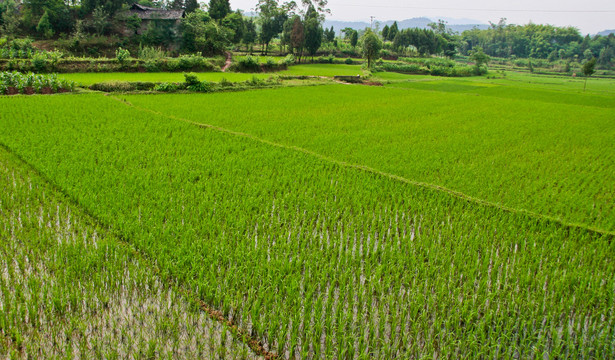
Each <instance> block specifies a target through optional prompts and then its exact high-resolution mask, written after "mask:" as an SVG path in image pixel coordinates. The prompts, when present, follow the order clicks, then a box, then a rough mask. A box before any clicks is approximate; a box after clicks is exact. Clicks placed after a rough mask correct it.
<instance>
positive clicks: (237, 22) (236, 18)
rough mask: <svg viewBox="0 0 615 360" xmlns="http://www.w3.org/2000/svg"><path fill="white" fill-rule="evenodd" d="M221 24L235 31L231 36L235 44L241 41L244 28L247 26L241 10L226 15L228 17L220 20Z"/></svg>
mask: <svg viewBox="0 0 615 360" xmlns="http://www.w3.org/2000/svg"><path fill="white" fill-rule="evenodd" d="M220 24H222V26H224V27H226V28H227V29H230V30H232V31H233V34H232V36H231V42H232V43H233V44H239V43H240V42H241V39H242V38H243V30H244V28H245V25H244V23H243V16H242V15H241V12H239V11H238V12H232V13H230V14H228V15H226V17H225V18H224V19H222V21H220Z"/></svg>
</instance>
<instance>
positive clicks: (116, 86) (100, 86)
mask: <svg viewBox="0 0 615 360" xmlns="http://www.w3.org/2000/svg"><path fill="white" fill-rule="evenodd" d="M134 89H135V88H134V86H133V85H132V84H131V83H129V82H128V81H105V82H100V83H96V84H92V85H91V86H90V90H96V91H103V92H123V91H132V90H134Z"/></svg>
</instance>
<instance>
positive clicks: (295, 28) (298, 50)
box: [290, 16, 305, 63]
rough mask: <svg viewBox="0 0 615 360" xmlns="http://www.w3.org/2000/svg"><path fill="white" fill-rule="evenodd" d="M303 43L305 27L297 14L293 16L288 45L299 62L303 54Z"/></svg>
mask: <svg viewBox="0 0 615 360" xmlns="http://www.w3.org/2000/svg"><path fill="white" fill-rule="evenodd" d="M304 43H305V28H304V26H303V22H302V21H301V18H300V17H299V16H294V17H293V23H292V30H291V32H290V47H291V50H292V51H293V53H294V54H295V56H297V60H298V61H299V63H301V56H303V45H304Z"/></svg>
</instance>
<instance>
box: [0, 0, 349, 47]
mask: <svg viewBox="0 0 615 360" xmlns="http://www.w3.org/2000/svg"><path fill="white" fill-rule="evenodd" d="M135 3H138V4H140V5H143V6H147V7H153V8H158V9H164V10H184V11H185V17H183V18H181V19H179V20H178V21H165V19H162V20H151V21H147V23H145V22H144V21H145V20H143V19H141V18H139V17H138V16H136V15H134V14H132V15H131V13H130V12H129V9H130V7H131V6H132V5H133V4H135ZM326 6H327V0H302V1H301V2H300V3H298V2H295V1H290V2H285V3H281V2H279V1H278V0H258V2H257V4H256V6H255V9H256V11H257V16H255V17H246V16H244V14H243V13H242V12H241V11H240V10H235V11H234V10H232V9H231V4H230V2H229V0H209V2H208V3H207V4H203V6H199V3H198V2H197V1H196V0H167V1H152V0H139V1H138V2H135V1H134V0H81V1H78V0H24V1H23V2H21V1H18V0H17V1H16V0H3V1H2V2H0V32H1V34H2V35H3V36H4V37H6V38H8V39H12V38H18V37H24V36H28V37H34V38H36V39H53V40H55V42H56V44H58V43H59V44H62V45H64V46H63V48H64V49H65V50H68V51H70V52H73V53H78V52H79V51H80V50H86V49H88V48H89V49H90V50H91V49H92V48H96V45H104V44H103V43H104V41H105V40H101V39H107V40H108V42H113V45H114V46H115V47H117V46H123V47H130V44H133V46H135V45H138V44H140V45H145V46H160V47H163V48H166V49H169V50H173V51H176V52H179V53H194V52H201V53H203V54H206V55H211V54H218V53H221V52H223V50H224V49H225V48H227V47H229V46H235V47H237V46H239V45H241V46H243V47H244V48H245V49H246V50H247V51H250V52H251V51H252V50H253V48H254V45H255V44H262V51H263V52H265V53H267V52H268V50H269V45H270V43H271V42H272V41H273V40H274V39H276V42H277V39H280V43H279V46H280V47H281V48H282V49H284V50H286V51H287V52H290V53H293V54H295V55H296V56H297V57H298V58H301V56H303V54H307V55H312V56H313V55H314V54H315V53H316V51H318V49H319V48H320V47H321V45H322V44H323V43H329V42H333V41H334V39H335V32H334V30H333V28H331V29H323V27H322V24H323V21H324V18H325V14H327V13H329V10H328V9H327V7H326ZM127 33H128V34H129V36H126V34H127ZM113 37H115V41H111V40H109V39H111V38H113ZM355 43H356V41H355ZM90 55H95V54H90Z"/></svg>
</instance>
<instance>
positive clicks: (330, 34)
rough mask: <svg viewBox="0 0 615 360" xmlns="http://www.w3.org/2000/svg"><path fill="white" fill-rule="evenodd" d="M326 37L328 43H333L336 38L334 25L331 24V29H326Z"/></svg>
mask: <svg viewBox="0 0 615 360" xmlns="http://www.w3.org/2000/svg"><path fill="white" fill-rule="evenodd" d="M324 37H325V42H328V43H331V42H333V40H335V30H334V29H333V26H331V28H330V29H325V33H324Z"/></svg>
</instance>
